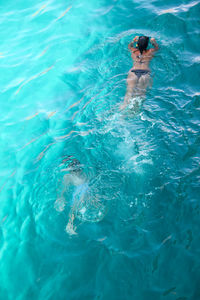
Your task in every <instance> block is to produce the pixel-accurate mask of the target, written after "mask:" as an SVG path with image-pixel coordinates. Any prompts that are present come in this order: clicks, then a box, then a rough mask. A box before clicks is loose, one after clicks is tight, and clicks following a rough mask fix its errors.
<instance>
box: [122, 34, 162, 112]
mask: <svg viewBox="0 0 200 300" xmlns="http://www.w3.org/2000/svg"><path fill="white" fill-rule="evenodd" d="M150 42H151V44H152V46H153V47H154V48H151V49H148V50H147V47H148V43H149V37H147V36H140V37H139V36H136V37H134V39H133V41H132V42H131V43H130V44H129V45H128V48H129V50H130V51H131V57H132V59H133V67H132V68H131V69H130V71H129V73H128V77H127V90H126V95H125V97H124V103H123V105H122V106H121V108H124V107H126V106H127V105H128V104H129V103H130V100H131V99H132V98H133V97H135V96H144V95H145V93H146V89H147V87H148V85H149V84H150V69H149V63H150V61H151V59H152V58H153V55H154V53H155V52H156V51H157V50H158V49H159V48H158V44H157V42H156V40H155V39H154V38H151V40H150ZM134 43H137V45H136V47H134Z"/></svg>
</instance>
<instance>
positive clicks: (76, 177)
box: [55, 156, 106, 235]
mask: <svg viewBox="0 0 200 300" xmlns="http://www.w3.org/2000/svg"><path fill="white" fill-rule="evenodd" d="M62 165H63V166H64V168H63V169H62V172H66V174H64V176H63V188H62V190H61V195H60V197H58V198H57V200H56V202H55V208H56V210H58V211H63V210H64V209H65V204H66V201H67V197H68V195H69V206H70V209H69V215H68V223H67V226H66V232H67V233H68V234H70V235H74V234H77V232H76V228H77V224H80V222H85V221H87V222H99V221H100V220H102V218H103V217H104V215H105V213H106V209H105V206H104V205H103V203H102V201H101V200H100V197H99V196H98V194H97V193H96V191H95V190H94V189H93V188H91V185H90V184H89V178H88V177H87V175H86V173H85V172H84V170H83V168H82V166H81V164H80V162H79V161H78V160H77V159H76V158H74V157H73V156H68V157H67V158H66V159H64V160H63V161H62Z"/></svg>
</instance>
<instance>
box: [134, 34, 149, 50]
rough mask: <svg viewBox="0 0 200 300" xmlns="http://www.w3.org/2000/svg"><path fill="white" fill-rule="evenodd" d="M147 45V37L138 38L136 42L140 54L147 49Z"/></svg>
mask: <svg viewBox="0 0 200 300" xmlns="http://www.w3.org/2000/svg"><path fill="white" fill-rule="evenodd" d="M148 43H149V37H148V36H140V37H139V39H138V42H137V45H138V48H139V50H140V53H141V54H142V52H143V51H144V50H146V49H147V47H148Z"/></svg>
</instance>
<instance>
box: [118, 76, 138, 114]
mask: <svg viewBox="0 0 200 300" xmlns="http://www.w3.org/2000/svg"><path fill="white" fill-rule="evenodd" d="M137 83H138V77H137V76H136V75H135V73H134V72H131V71H129V74H128V77H127V88H126V94H125V97H124V103H123V104H122V106H121V109H122V108H124V107H126V105H128V104H129V102H130V99H131V98H132V96H133V91H134V89H135V88H136V86H137Z"/></svg>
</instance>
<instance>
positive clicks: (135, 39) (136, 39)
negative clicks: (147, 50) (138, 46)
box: [133, 35, 139, 43]
mask: <svg viewBox="0 0 200 300" xmlns="http://www.w3.org/2000/svg"><path fill="white" fill-rule="evenodd" d="M138 39H139V36H138V35H137V36H135V37H134V39H133V42H134V43H136V42H137V41H138Z"/></svg>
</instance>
